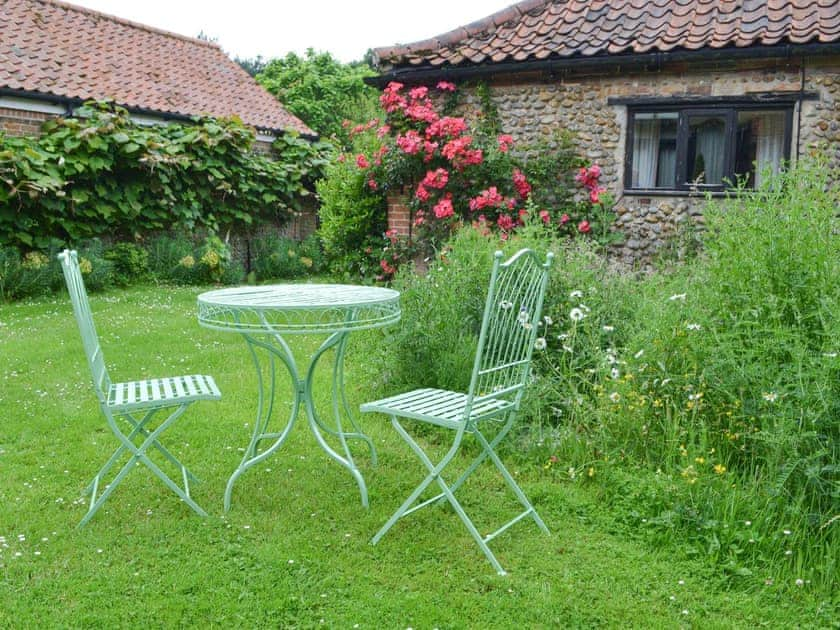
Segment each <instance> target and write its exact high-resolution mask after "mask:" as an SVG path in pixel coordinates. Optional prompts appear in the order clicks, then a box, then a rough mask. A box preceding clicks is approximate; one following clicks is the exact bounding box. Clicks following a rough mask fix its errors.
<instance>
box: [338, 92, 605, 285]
mask: <svg viewBox="0 0 840 630" xmlns="http://www.w3.org/2000/svg"><path fill="white" fill-rule="evenodd" d="M455 91H456V87H455V85H453V84H452V83H448V82H445V81H442V82H440V83H438V84H437V86H436V87H435V89H434V90H432V89H430V88H428V87H425V86H419V87H413V88H407V87H406V86H404V85H403V84H401V83H397V82H392V83H389V84H388V86H387V87H386V88H385V89H384V90H383V92H382V94H381V96H380V104H381V106H382V108H383V110H384V118H383V119H382V120H378V119H377V120H372V121H370V122H369V123H367V124H360V125H357V126H356V127H354V128H353V129H352V130H351V134H357V135H367V136H369V137H373V136H375V138H376V141H375V142H373V143H371V142H370V141H369V140H368V141H366V142H365V143H360V145H363V146H364V147H365V149H366V150H364V151H361V152H357V153H355V154H351V155H347V156H343V157H342V158H340V159H343V160H345V161H346V162H348V163H349V164H351V165H353V167H354V168H355V169H357V171H358V172H359V173H360V174H361V175H362V177H363V180H364V185H365V187H366V190H367V193H368V194H371V195H382V194H385V193H388V192H392V193H401V194H403V195H405V197H406V201H407V203H408V206H409V208H410V210H411V234H410V238H407V239H403V238H400V237H398V236H397V235H396V234H394V233H387V234H386V238H387V243H386V246H385V255H384V257H381V258H380V260H379V261H378V267H379V270H378V271H379V278H380V279H388V278H390V277H392V276H393V274H394V273H395V271H396V269H397V268H398V267H399V264H400V263H402V262H405V261H406V260H407V259H408V258H410V257H412V256H416V255H418V254H420V255H430V254H431V253H432V252H434V251H436V250H439V249H440V247H441V246H442V245H443V243H445V242H446V240H448V238H449V237H450V236H451V235H452V234H453V232H454V231H455V230H457V229H458V228H459V227H460V226H461V225H464V224H465V223H466V224H473V225H476V226H480V227H481V229H482V230H488V231H493V232H497V233H498V234H499V236H500V238H501V239H502V240H507V239H508V238H509V236H510V235H511V234H512V233H513V232H515V231H516V230H517V228H519V227H520V226H521V225H522V224H523V222H524V220H525V218H526V216H527V215H528V214H529V213H536V214H537V215H538V216H539V219H540V221H541V222H542V223H544V224H546V225H548V226H555V227H556V229H557V230H558V231H559V232H562V233H567V234H569V235H570V236H572V235H573V236H589V237H592V236H596V234H598V235H600V234H603V233H604V232H603V231H601V230H593V224H594V223H596V222H597V219H596V218H595V215H594V213H593V208H594V207H595V206H600V205H605V204H606V203H608V200H607V199H606V198H602V195H603V193H604V188H603V187H601V186H600V185H599V183H598V178H599V177H600V174H601V173H600V168H599V167H598V166H597V165H592V166H590V167H589V168H582V169H581V170H580V172H579V174H578V177H577V181H578V184H580V185H581V186H583V187H584V189H585V191H586V194H585V197H584V199H583V201H580V200H575V199H574V193H573V192H572V193H570V192H569V190H568V186H569V179H570V178H568V177H566V175H567V174H569V173H570V171H571V170H572V168H573V167H575V166H581V160H580V159H579V158H576V157H574V155H573V153H572V151H571V150H570V145H569V143H567V144H566V145H564V146H561V147H559V148H558V147H554V155H553V156H552V157H553V158H554V161H553V162H552V163H551V164H550V165H549V167H548V168H546V164H545V163H544V160H545V158H544V157H543V158H542V159H543V163H540V162H539V160H533V161H532V162H529V161H528V160H527V159H525V158H524V156H527V155H528V154H529V153H530V154H532V155H533V154H537V155H542V156H544V155H545V154H546V151H545V148H542V150H538V151H534V147H517V142H516V140H515V139H514V138H513V136H511V135H510V134H504V133H503V134H498V133H494V132H493V131H494V130H493V129H492V128H490V129H488V128H487V126H486V125H485V127H482V120H483V119H487V118H489V117H488V116H482V112H477V115H476V116H475V117H474V118H475V121H474V122H472V124H471V122H468V120H467V118H466V117H464V116H456V115H452V111H447V110H452V109H453V108H452V107H451V104H452V103H453V102H456V101H455V99H453V96H454V93H455ZM529 149H530V151H529ZM549 152H550V151H549ZM532 166H533V167H534V168H531V167H532ZM564 170H565V171H566V172H563V171H564ZM571 185H572V186H574V184H571ZM564 187H565V188H566V189H565V190H563V188H564ZM582 196H583V195H582V194H579V195H578V197H582ZM558 205H559V206H560V208H559V209H558V207H557V206H558ZM599 216H600V215H599ZM402 241H405V242H402Z"/></svg>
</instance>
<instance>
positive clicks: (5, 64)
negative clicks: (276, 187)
mask: <svg viewBox="0 0 840 630" xmlns="http://www.w3.org/2000/svg"><path fill="white" fill-rule="evenodd" d="M0 90H2V91H3V92H5V93H6V94H7V95H9V94H14V93H15V92H18V91H19V92H20V93H21V94H22V95H29V96H34V97H43V98H49V97H58V99H57V100H66V99H71V100H76V99H79V100H90V99H95V100H105V99H107V100H113V101H114V102H116V103H117V104H119V105H122V106H124V107H127V108H128V109H129V110H135V111H145V112H148V113H160V114H163V115H167V114H168V115H177V116H200V115H209V116H216V117H227V116H239V117H240V118H241V119H242V121H243V122H244V123H245V124H247V125H251V126H253V127H256V128H257V129H260V130H267V131H272V132H282V131H288V130H295V131H298V132H300V133H302V134H305V135H312V136H314V135H315V133H314V132H313V131H312V130H311V129H309V127H307V126H306V125H305V124H304V123H303V122H302V121H301V120H299V119H298V118H296V117H295V116H293V115H292V114H290V113H289V112H287V111H286V110H285V109H284V108H283V106H282V105H281V104H280V102H279V101H278V100H277V99H276V98H274V96H272V95H271V94H269V93H268V92H267V91H266V90H265V89H263V87H262V86H260V85H259V84H258V83H257V82H256V81H255V80H254V79H253V78H252V77H251V76H249V75H248V73H247V72H245V71H244V70H243V69H242V68H240V67H239V64H237V63H236V62H234V61H233V60H232V59H230V58H229V57H228V56H227V55H226V54H225V53H224V52H223V51H222V49H221V48H220V47H219V46H218V45H217V44H215V43H212V42H207V41H203V40H199V39H193V38H191V37H184V36H182V35H177V34H175V33H169V32H167V31H163V30H159V29H156V28H152V27H149V26H145V25H143V24H137V23H134V22H130V21H128V20H124V19H121V18H118V17H114V16H111V15H106V14H104V13H99V12H97V11H92V10H90V9H86V8H82V7H78V6H75V5H72V4H67V3H65V2H58V1H56V0H0Z"/></svg>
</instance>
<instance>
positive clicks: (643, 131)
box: [631, 112, 679, 188]
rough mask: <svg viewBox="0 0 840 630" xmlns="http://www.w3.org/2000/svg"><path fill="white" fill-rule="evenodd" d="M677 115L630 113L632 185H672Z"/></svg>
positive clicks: (674, 167) (674, 165) (642, 186)
mask: <svg viewBox="0 0 840 630" xmlns="http://www.w3.org/2000/svg"><path fill="white" fill-rule="evenodd" d="M678 118H679V116H678V114H677V113H676V112H656V113H653V112H651V113H637V114H635V115H634V116H633V121H634V122H633V157H632V164H633V169H632V174H631V175H632V176H631V180H632V183H631V186H632V187H633V188H674V186H675V184H676V168H677V120H678Z"/></svg>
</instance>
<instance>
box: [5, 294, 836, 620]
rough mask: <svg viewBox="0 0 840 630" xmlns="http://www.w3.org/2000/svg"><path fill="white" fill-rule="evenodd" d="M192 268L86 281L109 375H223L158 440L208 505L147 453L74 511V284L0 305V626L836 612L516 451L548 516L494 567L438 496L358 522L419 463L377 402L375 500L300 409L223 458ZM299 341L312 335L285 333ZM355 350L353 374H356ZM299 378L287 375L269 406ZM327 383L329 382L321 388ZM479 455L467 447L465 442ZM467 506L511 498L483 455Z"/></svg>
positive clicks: (92, 414)
mask: <svg viewBox="0 0 840 630" xmlns="http://www.w3.org/2000/svg"><path fill="white" fill-rule="evenodd" d="M198 292H199V290H197V289H193V288H171V287H143V288H136V289H131V290H128V291H114V292H110V293H107V294H105V295H99V296H93V297H92V300H91V302H92V306H93V310H94V314H95V316H96V319H97V324H98V328H99V333H100V337H101V339H102V342H103V346H104V349H105V353H106V359H107V360H108V363H109V366H111V376H112V378H114V379H115V380H128V379H133V378H139V377H154V376H166V375H175V374H187V373H195V372H200V373H209V374H212V375H214V377H215V378H216V381H217V383H218V384H219V386H220V388H221V389H222V393H223V400H222V401H221V402H220V403H198V404H196V405H194V406H193V407H191V408H190V410H189V411H188V412H187V414H186V415H185V416H184V418H183V419H182V420H181V421H180V422H179V423H177V424H176V425H175V426H174V428H172V429H171V430H170V431H169V432H168V433H167V434H165V435H166V439H165V440H164V442H165V443H166V444H168V445H169V446H170V447H171V448H172V450H173V451H174V452H175V453H176V454H177V455H178V456H179V457H180V458H181V459H182V460H183V461H184V462H185V463H186V464H187V465H188V466H190V467H191V468H192V470H193V471H194V472H195V473H196V474H197V475H198V476H199V477H201V479H202V481H203V482H202V483H201V484H198V485H195V486H194V488H193V495H194V497H195V498H196V500H197V501H198V502H199V503H200V504H201V505H202V506H204V507H205V509H207V510H208V512H210V517H209V518H205V519H202V518H200V517H198V516H196V515H195V514H193V513H192V512H191V511H190V510H189V509H188V508H186V506H184V505H182V504H180V502H179V501H178V499H177V498H176V497H175V495H173V494H172V493H170V492H169V491H168V490H167V489H166V488H165V487H164V486H163V485H162V484H161V483H160V482H159V481H157V480H156V479H154V478H153V477H152V476H151V475H150V474H149V473H148V472H147V471H146V470H145V469H144V468H142V467H140V468H138V469H137V470H136V471H134V472H133V473H132V474H131V475H129V477H128V478H127V479H126V481H125V482H124V483H123V484H122V485H121V486H120V487H119V488H118V489H117V491H116V492H115V493H114V495H113V496H112V498H111V499H110V500H109V501H108V503H106V504H105V507H103V509H102V510H100V512H99V513H98V514H97V515H96V516H95V517H94V519H93V520H92V521H91V522H90V524H89V525H88V526H87V527H86V528H85V529H83V530H77V529H76V524H77V522H78V521H79V519H80V518H81V517H82V515H83V514H84V512H85V510H86V505H85V504H84V502H80V501H79V493H80V492H81V490H82V489H83V488H84V486H85V485H86V484H87V482H88V481H89V479H90V477H91V476H92V475H93V474H94V473H95V472H96V470H98V468H99V467H100V466H101V464H102V463H103V462H104V460H105V459H106V458H107V456H108V455H110V453H111V452H112V451H113V449H114V448H115V446H116V440H115V438H114V437H113V436H112V435H111V433H110V431H109V430H108V428H107V426H106V424H105V421H104V419H103V418H102V416H101V415H100V413H99V410H98V408H97V406H96V403H95V399H94V396H93V392H92V389H91V387H90V382H89V379H90V377H89V374H88V371H87V365H86V364H85V362H84V357H83V354H82V348H81V343H80V340H79V336H78V333H77V330H76V327H75V322H74V321H73V319H72V313H71V309H70V304H69V300H68V299H67V298H66V296H64V295H59V296H57V297H55V298H48V299H44V300H39V301H35V302H28V303H22V304H10V305H2V306H0V575H1V576H2V581H0V627H4V628H5V627H15V628H17V627H21V628H26V627H35V626H40V627H57V626H58V627H127V626H132V627H137V626H150V627H161V626H166V627H168V626H176V625H179V626H199V625H200V626H207V625H209V626H218V627H315V626H324V627H339V628H354V627H359V628H407V627H412V628H433V627H438V628H459V627H476V628H481V627H500V628H507V627H546V628H548V627H596V626H597V627H602V626H603V627H644V628H658V627H755V626H762V625H763V626H768V627H797V626H799V627H814V626H818V627H819V626H823V627H831V626H832V624H834V623H836V622H835V620H834V619H832V617H831V616H830V614H831V613H830V611H829V610H827V609H825V608H824V607H821V606H820V605H818V604H817V603H815V602H813V601H811V600H810V599H809V598H808V597H809V596H808V594H807V593H801V594H794V596H793V597H796V599H793V598H791V597H792V596H790V595H789V594H788V593H787V592H784V591H778V590H776V589H775V588H774V587H772V586H768V587H767V588H765V589H757V588H755V587H752V588H750V589H748V590H745V589H739V588H738V587H733V586H731V585H730V584H729V583H727V582H725V581H724V580H723V578H722V577H720V576H719V575H717V574H716V573H715V572H714V571H713V570H712V569H711V568H710V567H709V566H708V565H706V564H704V563H702V562H701V561H699V560H696V559H689V558H688V557H687V556H685V555H683V554H682V552H681V550H680V549H679V548H678V547H675V548H669V549H653V548H651V547H648V546H646V544H645V543H644V542H642V541H641V540H640V538H639V537H636V536H634V535H633V533H632V532H629V531H627V530H626V529H624V528H622V527H621V526H619V525H617V524H616V521H615V519H614V518H612V517H611V515H610V514H609V512H608V511H606V510H605V509H604V508H603V507H602V506H601V505H600V504H599V502H598V495H597V489H596V487H595V486H594V485H593V486H578V485H570V484H568V483H561V482H559V481H558V480H557V477H556V476H553V475H549V474H547V473H546V472H545V471H544V470H543V467H542V462H540V461H535V460H534V461H529V458H528V457H527V456H525V454H520V455H519V456H517V455H516V454H511V453H508V454H507V459H508V461H509V462H511V464H512V465H511V469H512V470H516V471H517V475H518V478H519V479H520V481H521V485H522V486H523V488H524V489H525V491H526V492H527V493H528V494H529V496H530V497H531V499H532V500H533V502H534V503H535V505H536V506H537V508H538V509H539V511H540V513H541V514H542V516H543V518H544V520H545V521H546V523H547V524H548V526H549V528H550V529H551V531H552V535H551V536H544V535H542V534H540V532H539V531H538V529H537V528H536V526H534V525H533V523H529V522H525V523H520V524H518V525H517V526H515V527H514V528H512V529H511V530H509V532H508V533H506V534H504V535H502V536H501V537H500V538H499V539H497V540H496V541H495V543H494V544H493V548H494V550H495V551H496V552H497V556H498V557H499V559H500V561H501V562H502V564H503V565H504V566H505V568H506V569H507V570H508V571H509V575H508V576H507V577H499V576H497V575H496V574H495V572H494V571H493V569H492V567H491V566H490V564H489V563H488V562H487V561H486V560H485V558H484V556H483V555H482V554H481V553H480V551H479V550H478V548H477V546H476V545H475V544H474V543H473V541H472V539H471V538H470V537H469V535H468V533H467V531H466V530H465V529H464V528H463V526H462V525H461V523H460V521H459V520H458V519H457V517H456V516H455V515H454V514H453V513H452V512H451V510H450V509H448V508H446V507H433V508H428V509H426V510H423V511H421V512H419V513H417V514H415V515H413V516H411V517H409V518H408V519H406V521H404V522H401V523H399V524H398V525H397V526H396V527H395V528H394V529H393V530H392V531H391V532H389V533H388V535H386V537H385V538H384V539H383V540H382V542H381V543H380V544H379V545H377V546H375V547H374V546H371V545H370V544H369V540H370V537H371V536H372V535H373V534H374V533H375V532H376V530H377V529H378V528H379V526H380V525H381V524H382V523H383V522H384V521H385V520H386V518H387V517H388V516H389V515H390V514H391V512H392V511H393V510H394V509H395V508H396V506H397V504H398V503H399V502H400V501H401V500H402V499H403V498H404V497H405V496H406V495H407V494H408V492H409V491H410V490H411V489H412V488H413V487H414V485H415V484H416V483H417V482H418V481H419V479H420V477H421V476H422V475H421V468H420V465H419V464H418V463H417V462H416V461H415V460H414V459H413V457H412V456H411V455H410V453H409V452H408V450H407V448H406V447H405V446H404V445H403V444H402V442H401V441H400V440H399V439H398V437H397V436H396V435H395V434H394V433H393V431H392V430H391V428H390V425H389V423H388V422H387V421H386V419H385V418H382V417H374V416H364V417H362V418H361V421H362V423H363V426H364V427H365V429H366V431H367V432H368V433H369V434H370V435H371V436H372V437H373V438H374V440H375V441H376V444H377V447H378V449H379V453H380V464H379V466H378V467H377V468H372V467H371V465H370V461H369V459H368V458H367V456H366V454H365V452H364V448H357V449H356V452H357V453H358V460H359V462H360V465H361V467H362V472H363V474H364V475H365V478H366V480H367V482H368V488H369V492H370V502H371V506H370V509H369V510H365V509H363V508H362V506H361V504H360V501H359V495H358V491H357V488H356V485H355V483H354V482H353V480H352V478H351V477H350V475H349V474H347V472H346V471H345V470H344V469H343V468H341V467H340V466H338V465H337V464H335V463H334V462H332V461H330V460H328V458H327V457H326V455H325V454H324V453H323V452H322V451H321V450H320V449H319V448H318V447H317V445H316V443H315V441H314V439H313V437H312V436H311V434H310V433H309V432H308V429H307V428H306V426H305V424H304V423H300V424H299V425H298V426H297V427H296V429H295V432H294V434H293V435H292V437H291V439H290V440H289V442H288V443H287V444H286V445H285V446H284V447H283V449H281V451H279V452H278V453H277V454H276V455H275V456H274V457H273V458H271V459H270V460H268V461H267V462H266V463H265V464H263V465H259V466H257V467H255V468H254V469H252V470H251V471H249V472H248V473H246V474H245V475H244V476H243V477H242V478H241V479H240V481H239V482H238V485H237V486H236V488H235V492H234V497H233V506H232V509H231V511H230V512H229V513H228V514H226V515H225V514H224V513H223V511H222V495H223V493H224V488H225V483H226V481H227V478H228V476H229V475H230V473H231V472H232V471H233V470H234V468H235V467H236V465H237V463H238V461H239V458H240V457H241V449H242V448H244V447H245V446H246V444H247V442H248V438H249V435H250V425H251V422H252V421H253V415H254V409H255V401H256V381H255V377H254V373H253V367H252V365H251V362H250V359H249V357H248V354H247V350H246V346H245V344H244V343H243V341H242V340H241V339H240V338H238V337H237V336H235V335H226V334H223V333H218V332H214V331H208V330H205V329H202V328H200V327H199V326H198V324H197V322H196V317H195V297H196V295H197V293H198ZM295 343H296V346H295V347H296V348H298V349H300V350H301V352H309V351H311V350H312V349H313V347H314V346H313V344H312V342H311V341H306V340H301V339H296V340H295ZM364 359H365V357H364V356H360V353H356V354H352V353H351V356H350V357H349V358H348V362H347V365H348V369H347V380H348V383H349V391H348V395H349V397H350V399H351V402H352V403H353V404H354V405H356V404H358V403H359V402H361V401H362V400H363V399H364V397H365V396H366V395H367V394H368V391H367V389H366V387H365V383H360V382H358V379H354V369H353V366H354V365H360V364H361V362H362V361H364ZM288 400H289V397H288V395H287V393H283V392H281V398H280V402H279V404H280V405H281V407H280V409H279V411H280V412H281V413H280V414H278V417H280V418H283V419H285V418H284V412H285V411H286V410H287V409H288V402H285V403H284V402H283V401H288ZM324 402H326V399H325V401H324ZM468 456H469V454H465V456H464V461H465V462H466V461H467V457H468ZM460 494H461V496H462V497H463V500H464V505H465V508H466V509H467V511H468V512H469V513H471V514H472V515H473V516H474V517H475V520H476V522H477V524H478V526H479V528H486V529H487V530H491V529H495V526H496V524H497V523H499V522H503V521H504V520H507V518H510V516H512V515H513V514H515V509H516V506H515V505H514V503H512V502H511V500H510V497H509V495H508V494H506V492H505V490H504V488H503V486H502V484H501V481H500V480H499V479H498V478H497V476H496V475H495V474H494V473H493V470H492V469H491V468H489V467H485V468H483V469H481V470H480V471H479V473H477V474H476V475H475V476H474V478H473V479H472V480H471V482H470V483H469V484H468V485H467V487H466V488H464V490H462V491H461V493H460Z"/></svg>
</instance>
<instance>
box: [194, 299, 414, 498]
mask: <svg viewBox="0 0 840 630" xmlns="http://www.w3.org/2000/svg"><path fill="white" fill-rule="evenodd" d="M399 295H400V294H399V293H398V292H397V291H393V290H391V289H384V288H379V287H364V286H352V285H340V284H288V285H283V284H281V285H271V286H261V287H237V288H231V289H219V290H216V291H209V292H207V293H202V294H201V295H199V296H198V321H199V323H200V324H201V325H202V326H205V327H207V328H212V329H214V330H221V331H229V332H237V333H240V334H241V335H242V336H243V337H244V338H245V341H246V342H247V344H248V349H249V351H250V354H251V359H252V360H253V363H254V368H255V370H256V373H257V385H258V398H257V417H256V421H255V422H254V430H253V433H252V435H251V441H250V442H249V444H248V448H247V449H246V450H245V454H244V456H243V457H242V461H241V462H240V464H239V466H238V467H237V468H236V470H235V471H234V472H233V474H232V475H231V477H230V479H229V480H228V483H227V487H226V488H225V498H224V506H225V511H228V510H230V502H231V496H232V493H233V486H234V484H235V483H236V480H237V479H238V478H239V477H240V476H241V475H242V474H243V473H244V472H245V471H246V470H248V469H249V468H251V467H253V466H255V465H256V464H258V463H260V462H261V461H263V460H265V459H266V458H268V457H270V456H271V455H272V453H274V452H276V451H277V450H278V449H279V448H280V447H281V446H282V445H283V443H284V442H285V441H286V439H287V438H288V437H289V434H290V433H291V431H292V428H293V427H294V424H295V422H296V420H297V417H298V414H299V412H300V406H301V405H303V407H304V409H305V412H306V416H307V419H308V422H309V428H310V430H311V431H312V434H313V435H314V436H315V439H316V441H317V442H318V444H319V445H320V446H321V448H322V449H323V450H324V451H325V452H326V453H327V455H329V456H330V457H331V458H332V459H334V460H335V461H336V462H338V463H339V464H341V465H342V466H343V467H345V468H346V469H347V470H349V471H350V474H351V475H352V476H353V478H354V479H355V480H356V484H357V485H358V487H359V492H360V494H361V499H362V505H363V506H364V507H367V506H368V495H367V486H366V485H365V480H364V478H363V477H362V474H361V472H360V471H359V468H358V466H356V463H355V461H354V460H353V454H352V452H351V451H350V447H349V445H348V440H360V441H362V442H364V443H365V445H366V446H367V448H368V449H369V451H370V456H371V461H372V464H373V465H374V466H375V465H376V449H375V448H374V446H373V442H372V441H371V440H370V438H369V437H368V436H366V435H365V434H364V432H363V431H362V430H361V428H360V427H359V425H358V423H357V421H356V418H355V415H354V414H353V413H352V411H351V409H350V406H349V404H348V403H347V399H346V397H345V395H344V359H345V355H346V348H347V339H348V335H349V333H350V332H352V331H354V330H364V329H368V328H378V327H380V326H387V325H388V324H392V323H394V322H396V321H398V320H399V318H400V303H399ZM303 334H308V335H322V334H326V335H327V338H326V339H325V340H324V342H323V343H322V344H321V345H320V346H319V348H318V350H316V352H315V353H314V354H313V355H312V356H311V357H310V358H309V363H308V365H307V366H306V369H305V371H301V370H299V369H298V363H297V361H296V360H295V356H294V354H293V353H292V349H291V347H290V346H289V344H288V342H287V341H286V340H285V339H284V335H303ZM329 350H333V351H334V355H333V364H332V370H331V408H330V413H331V415H332V420H333V423H334V424H332V425H331V424H328V423H327V422H325V421H324V418H322V417H321V415H320V414H319V413H318V411H317V409H316V408H315V403H314V400H313V388H314V385H313V384H314V378H315V370H316V368H317V366H318V363H319V361H320V360H321V358H322V357H323V356H324V355H325V354H326V353H327V352H328V351H329ZM278 364H279V365H280V366H282V367H283V368H285V369H286V371H287V372H288V373H289V377H290V379H291V383H292V392H293V394H292V395H293V399H292V411H291V414H290V416H289V418H288V419H287V420H286V424H285V426H284V427H283V428H282V429H281V430H280V431H269V423H270V420H271V417H272V413H273V411H274V396H275V386H276V384H277V373H276V371H277V368H278ZM343 419H346V420H347V421H349V424H350V427H348V428H352V430H349V431H348V430H345V429H344V428H343V426H342V421H343ZM325 436H329V437H330V438H332V439H335V440H337V441H338V443H339V450H340V451H341V453H340V452H339V451H338V450H336V449H334V448H333V447H332V446H330V444H329V443H328V442H327V439H326V437H325ZM265 441H271V443H270V444H269V445H268V446H267V447H266V448H264V449H261V448H260V447H261V443H263V442H265ZM342 453H343V454H342Z"/></svg>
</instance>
